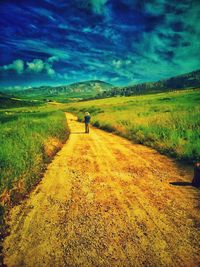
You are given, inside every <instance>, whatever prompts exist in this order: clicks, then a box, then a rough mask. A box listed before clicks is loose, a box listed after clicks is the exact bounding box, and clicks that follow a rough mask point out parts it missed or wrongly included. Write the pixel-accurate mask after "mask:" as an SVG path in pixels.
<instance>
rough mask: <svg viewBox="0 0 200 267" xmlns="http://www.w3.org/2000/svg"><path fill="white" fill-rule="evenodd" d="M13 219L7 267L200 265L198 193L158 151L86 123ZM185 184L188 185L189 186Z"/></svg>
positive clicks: (76, 126)
mask: <svg viewBox="0 0 200 267" xmlns="http://www.w3.org/2000/svg"><path fill="white" fill-rule="evenodd" d="M67 118H68V122H69V127H70V129H71V135H70V138H69V140H68V142H67V143H66V145H65V146H64V147H63V149H62V150H61V151H60V152H59V153H58V155H57V156H56V157H55V159H54V160H53V162H52V163H51V164H50V165H49V167H48V169H47V171H46V173H45V175H44V178H43V180H42V182H41V183H40V184H39V185H38V186H37V188H36V189H35V190H34V191H33V192H32V193H31V195H30V197H29V198H28V199H27V200H25V201H24V202H23V203H22V204H20V205H19V206H16V207H15V208H13V210H12V211H11V214H10V220H9V224H10V235H9V236H8V237H7V238H6V240H5V242H4V253H5V258H4V261H5V263H6V264H7V265H8V266H20V267H22V266H35V267H36V266H37V267H38V266H59V267H60V266H105V267H109V266H114V267H116V266H120V267H122V266H153V267H156V266H159V267H160V266H200V253H199V252H200V247H199V245H200V233H199V230H200V212H199V211H200V197H199V190H198V189H195V188H193V187H191V186H188V185H187V184H184V183H183V185H182V186H175V185H171V184H170V182H177V181H182V182H187V181H191V177H192V173H191V172H190V171H187V170H185V168H183V167H182V168H181V167H180V166H179V167H178V166H177V165H176V164H175V163H174V162H173V161H172V160H170V159H168V158H167V157H165V156H162V155H160V154H158V153H157V152H156V151H154V150H152V149H150V148H147V147H144V146H141V145H135V144H132V143H131V142H129V141H127V140H125V139H123V138H120V137H118V136H115V135H113V134H109V133H106V132H103V131H101V130H98V129H95V128H92V129H91V133H90V134H89V135H88V134H84V133H83V130H84V126H83V124H81V123H78V122H77V121H76V118H75V117H74V116H72V115H70V114H67ZM184 185H185V186H184Z"/></svg>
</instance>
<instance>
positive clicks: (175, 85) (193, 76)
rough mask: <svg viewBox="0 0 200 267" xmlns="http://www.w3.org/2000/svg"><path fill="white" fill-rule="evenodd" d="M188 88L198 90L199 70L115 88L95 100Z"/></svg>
mask: <svg viewBox="0 0 200 267" xmlns="http://www.w3.org/2000/svg"><path fill="white" fill-rule="evenodd" d="M188 88H200V70H197V71H192V72H190V73H186V74H183V75H178V76H174V77H172V78H169V79H164V80H160V81H157V82H146V83H141V84H136V85H130V86H124V87H120V88H119V87H115V88H113V89H111V90H110V91H107V92H103V93H101V94H98V95H97V98H102V97H110V96H116V95H124V96H130V95H138V94H149V93H159V92H167V91H174V90H184V89H188Z"/></svg>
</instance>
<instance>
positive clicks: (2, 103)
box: [0, 92, 39, 109]
mask: <svg viewBox="0 0 200 267" xmlns="http://www.w3.org/2000/svg"><path fill="white" fill-rule="evenodd" d="M38 104H39V102H35V101H24V100H21V99H17V98H15V97H13V96H9V95H6V94H5V93H2V92H0V109H6V108H14V107H24V106H35V105H38Z"/></svg>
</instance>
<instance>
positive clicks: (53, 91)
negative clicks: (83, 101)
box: [17, 80, 113, 100]
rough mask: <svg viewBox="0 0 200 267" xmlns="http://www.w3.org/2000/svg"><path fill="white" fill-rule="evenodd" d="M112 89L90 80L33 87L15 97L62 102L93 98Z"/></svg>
mask: <svg viewBox="0 0 200 267" xmlns="http://www.w3.org/2000/svg"><path fill="white" fill-rule="evenodd" d="M112 87H113V85H111V84H109V83H106V82H103V81H99V80H92V81H86V82H78V83H73V84H70V85H63V86H56V87H52V86H41V87H34V88H30V89H26V90H22V91H19V92H17V96H20V97H28V98H40V99H41V98H49V99H56V100H57V99H59V100H62V98H88V97H94V96H95V95H97V94H99V93H102V92H103V91H107V90H110V89H111V88H112Z"/></svg>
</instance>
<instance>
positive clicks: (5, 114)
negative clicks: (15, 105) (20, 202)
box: [0, 108, 69, 206]
mask: <svg viewBox="0 0 200 267" xmlns="http://www.w3.org/2000/svg"><path fill="white" fill-rule="evenodd" d="M0 121H1V125H0V140H1V144H0V178H1V179H0V193H1V204H2V205H3V206H5V205H7V204H9V203H12V202H15V201H17V199H18V198H20V195H24V194H25V193H27V192H28V191H30V189H31V188H32V187H33V186H34V185H35V184H36V183H37V182H38V181H39V180H40V178H41V173H42V172H43V171H44V168H45V166H46V163H48V162H49V161H50V160H51V159H52V157H53V156H54V155H55V153H56V152H57V151H58V150H59V149H60V148H61V146H62V143H63V142H64V141H65V140H66V139H67V137H68V134H69V130H68V128H67V124H66V118H65V114H64V112H62V111H55V110H48V109H47V110H45V109H34V108H32V109H27V108H26V109H21V110H19V109H13V110H12V109H10V110H7V111H2V110H1V112H0Z"/></svg>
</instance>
